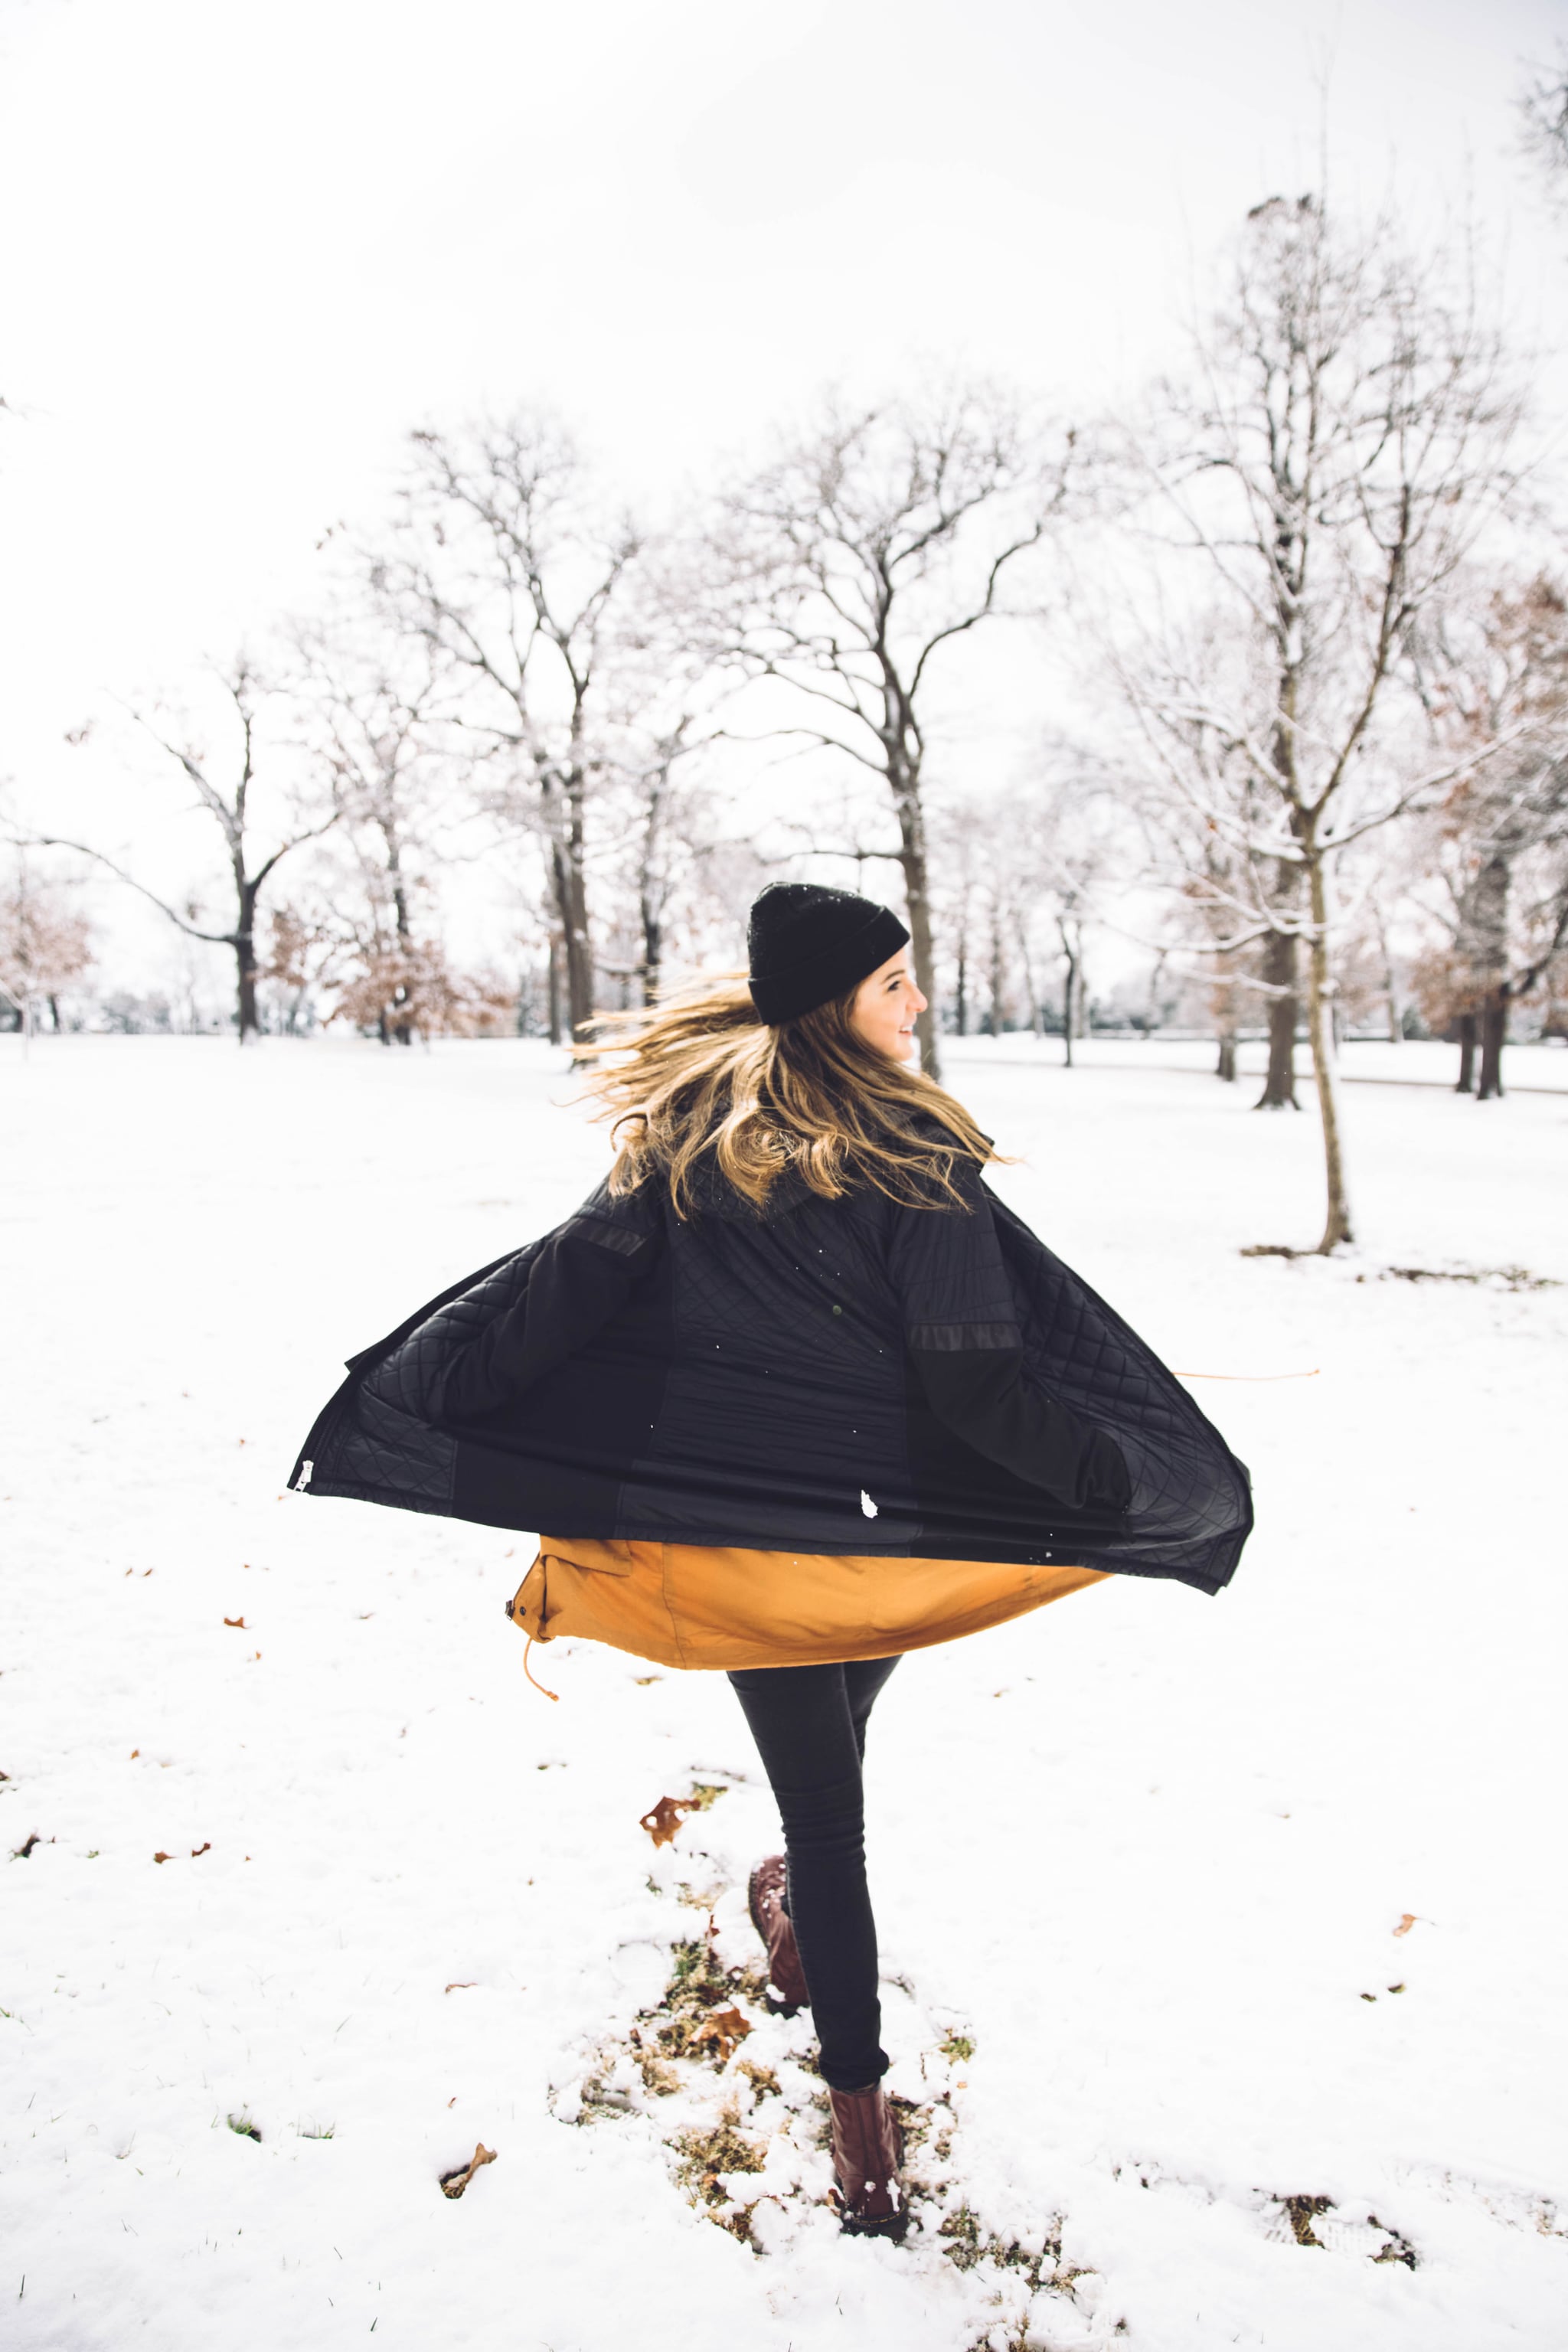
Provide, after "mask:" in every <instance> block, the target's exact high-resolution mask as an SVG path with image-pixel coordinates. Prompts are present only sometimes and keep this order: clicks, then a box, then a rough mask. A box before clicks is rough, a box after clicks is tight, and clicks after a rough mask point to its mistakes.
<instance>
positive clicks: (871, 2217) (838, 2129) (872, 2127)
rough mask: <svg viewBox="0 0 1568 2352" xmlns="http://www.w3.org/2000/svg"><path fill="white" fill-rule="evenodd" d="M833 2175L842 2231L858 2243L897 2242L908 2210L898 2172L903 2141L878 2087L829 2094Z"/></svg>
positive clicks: (878, 2084)
mask: <svg viewBox="0 0 1568 2352" xmlns="http://www.w3.org/2000/svg"><path fill="white" fill-rule="evenodd" d="M828 2101H829V2104H830V2105H831V2107H832V2110H833V2170H834V2176H835V2179H836V2181H837V2206H838V2212H839V2217H840V2219H841V2221H842V2222H843V2225H844V2227H845V2229H846V2230H847V2231H850V2232H851V2234H852V2235H854V2236H856V2237H860V2238H901V2237H902V2236H903V2234H904V2231H906V2230H907V2229H908V2227H909V2222H910V2209H909V2205H908V2202H907V2200H906V2199H905V2196H904V2187H903V2182H902V2181H901V2180H900V2177H899V2168H900V2164H901V2163H902V2161H903V2154H904V2136H903V2133H902V2132H901V2131H900V2129H899V2122H898V2117H897V2116H895V2115H894V2113H893V2110H892V2108H891V2106H890V2105H889V2103H888V2095H887V2093H886V2092H885V2091H884V2090H883V2088H882V2086H881V2084H880V2083H873V2084H870V2085H869V2087H868V2089H866V2090H864V2091H829V2093H828Z"/></svg>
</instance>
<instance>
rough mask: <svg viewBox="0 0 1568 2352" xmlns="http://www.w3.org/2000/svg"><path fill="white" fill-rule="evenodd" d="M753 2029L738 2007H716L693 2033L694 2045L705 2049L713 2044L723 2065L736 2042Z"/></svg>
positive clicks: (743, 2038) (696, 2047)
mask: <svg viewBox="0 0 1568 2352" xmlns="http://www.w3.org/2000/svg"><path fill="white" fill-rule="evenodd" d="M751 2030H752V2029H751V2025H750V2024H749V2022H748V2021H747V2020H746V2019H745V2018H743V2017H742V2014H741V2012H740V2011H739V2010H738V2009H715V2010H712V2011H710V2012H709V2014H708V2016H707V2017H705V2018H704V2019H703V2021H702V2023H701V2025H700V2028H699V2029H698V2030H697V2032H694V2033H693V2034H692V2037H691V2042H692V2047H693V2048H694V2049H704V2048H707V2047H709V2046H710V2045H711V2047H712V2048H714V2049H716V2050H717V2051H718V2053H719V2063H720V2064H721V2065H722V2064H723V2063H725V2061H726V2060H727V2059H728V2057H729V2055H730V2053H731V2051H732V2050H733V2049H734V2048H735V2046H736V2044H737V2043H738V2042H743V2041H744V2040H745V2038H746V2036H747V2034H748V2033H750V2032H751Z"/></svg>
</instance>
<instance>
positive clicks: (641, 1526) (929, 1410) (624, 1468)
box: [291, 1172, 1252, 1592]
mask: <svg viewBox="0 0 1568 2352" xmlns="http://www.w3.org/2000/svg"><path fill="white" fill-rule="evenodd" d="M962 1181H963V1188H964V1192H965V1205H964V1207H963V1208H962V1209H955V1208H953V1207H951V1206H948V1207H931V1208H923V1207H922V1208H914V1207H904V1206H900V1205H898V1204H895V1203H894V1202H890V1201H888V1200H886V1199H885V1198H884V1197H883V1196H882V1195H881V1194H880V1193H878V1192H871V1191H862V1192H855V1193H852V1194H850V1195H849V1196H847V1198H845V1199H843V1200H839V1201H824V1200H822V1199H820V1198H818V1197H817V1196H816V1194H813V1193H811V1192H806V1191H805V1188H804V1187H803V1186H800V1185H799V1184H798V1183H795V1184H792V1185H788V1186H783V1185H781V1186H780V1187H779V1188H778V1190H777V1193H776V1196H775V1199H774V1201H773V1203H772V1204H771V1205H770V1210H769V1213H768V1214H767V1215H766V1216H765V1217H760V1216H758V1215H757V1214H756V1213H754V1212H753V1211H752V1209H751V1208H750V1207H749V1206H748V1205H747V1204H746V1202H743V1201H742V1199H741V1198H740V1197H739V1195H737V1194H735V1193H733V1192H731V1191H730V1189H729V1188H728V1187H727V1186H724V1185H722V1184H721V1183H720V1182H719V1181H718V1180H716V1179H715V1180H714V1181H713V1182H712V1183H711V1184H710V1188H709V1192H708V1196H707V1198H706V1201H705V1204H704V1206H703V1208H702V1210H701V1211H700V1213H699V1214H697V1215H695V1216H694V1217H693V1218H691V1219H690V1220H689V1222H684V1223H683V1222H682V1221H681V1220H680V1219H679V1218H678V1217H677V1216H676V1215H675V1213H674V1211H673V1209H672V1208H671V1206H670V1204H669V1202H668V1196H667V1195H665V1194H664V1192H663V1191H662V1188H660V1187H658V1186H657V1185H654V1184H651V1183H650V1184H647V1185H645V1186H644V1187H643V1188H642V1189H641V1190H640V1191H639V1192H636V1193H634V1194H633V1195H631V1196H630V1197H629V1198H626V1199H623V1200H613V1199H612V1198H611V1197H610V1195H609V1193H608V1192H607V1190H605V1189H604V1188H601V1189H600V1190H599V1191H598V1192H595V1193H594V1194H592V1195H591V1197H590V1198H589V1199H588V1200H587V1201H586V1202H584V1205H583V1206H582V1208H581V1209H579V1210H578V1211H577V1213H576V1214H575V1215H574V1216H572V1217H569V1218H568V1219H567V1220H566V1222H565V1223H564V1224H562V1225H558V1226H557V1227H556V1229H555V1230H554V1232H553V1233H550V1234H545V1235H544V1236H543V1238H542V1240H539V1241H536V1242H531V1243H530V1244H528V1245H527V1247H526V1248H523V1249H521V1250H517V1251H514V1252H511V1253H510V1254H509V1255H507V1256H505V1257H503V1258H498V1259H497V1260H496V1262H495V1264H494V1265H489V1266H486V1267H484V1268H482V1269H481V1270H480V1272H479V1273H478V1274H477V1275H470V1276H468V1278H467V1279H466V1280H465V1281H463V1282H460V1283H458V1284H457V1285H455V1286H454V1287H453V1288H452V1289H450V1290H448V1291H446V1292H444V1293H443V1295H442V1296H441V1297H439V1298H436V1299H433V1300H431V1302H430V1303H429V1305H428V1306H426V1307H421V1308H420V1309H419V1312H418V1313H417V1314H416V1315H414V1316H412V1317H410V1318H409V1319H408V1321H407V1322H406V1323H404V1324H402V1325H401V1326H400V1327H399V1328H398V1329H397V1330H395V1331H394V1332H392V1333H391V1334H390V1335H389V1336H388V1338H386V1339H384V1340H382V1341H380V1342H379V1343H378V1345H377V1346H375V1347H374V1348H371V1349H366V1350H365V1351H364V1353H363V1354H362V1355H359V1356H356V1357H353V1359H351V1361H350V1365H349V1378H348V1380H347V1381H345V1382H344V1383H343V1385H342V1388H341V1389H340V1390H339V1391H338V1392H337V1394H336V1396H334V1397H333V1398H332V1400H331V1403H330V1404H328V1405H327V1407H326V1408H325V1410H324V1411H323V1412H321V1415H320V1416H319V1418H318V1420H317V1422H316V1424H315V1427H314V1428H313V1429H312V1430H311V1432H310V1436H309V1438H308V1439H307V1440H306V1442H305V1445H304V1448H303V1451H302V1453H301V1454H300V1460H299V1461H298V1463H296V1465H295V1468H294V1473H293V1476H292V1481H291V1483H292V1484H293V1485H294V1486H297V1487H300V1488H301V1489H304V1490H306V1491H308V1492H310V1494H313V1495H343V1496H353V1497H355V1498H357V1499H358V1500H360V1501H363V1502H373V1503H387V1504H392V1505H394V1506H395V1507H398V1508H400V1509H403V1510H414V1511H434V1512H438V1513H443V1514H445V1515H447V1516H448V1517H454V1518H463V1519H474V1520H478V1521H479V1522H481V1523H482V1524H484V1525H486V1526H489V1527H501V1528H526V1529H528V1530H529V1531H531V1532H534V1533H537V1532H539V1531H541V1530H543V1531H545V1532H548V1533H549V1534H552V1535H554V1536H558V1537H569V1536H597V1537H601V1538H604V1537H609V1538H623V1539H630V1540H643V1541H652V1542H671V1543H675V1542H679V1543H692V1544H720V1545H735V1546H744V1547H747V1548H749V1549H755V1550H763V1551H810V1552H830V1553H831V1552H844V1553H868V1552H886V1553H891V1554H895V1555H899V1556H909V1555H914V1556H920V1557H924V1558H934V1559H1001V1560H1021V1561H1028V1562H1045V1563H1051V1562H1068V1561H1071V1562H1077V1563H1079V1564H1080V1565H1082V1566H1085V1567H1089V1568H1102V1569H1113V1570H1122V1571H1124V1572H1127V1573H1130V1574H1132V1575H1141V1576H1171V1577H1178V1578H1180V1579H1181V1580H1182V1581H1183V1582H1184V1583H1187V1584H1192V1585H1195V1586H1197V1587H1198V1588H1199V1589H1200V1590H1201V1591H1205V1592H1217V1591H1218V1590H1219V1589H1220V1587H1221V1586H1222V1585H1223V1584H1225V1583H1226V1582H1227V1581H1228V1580H1229V1578H1230V1576H1231V1574H1232V1573H1233V1571H1234V1570H1235V1567H1236V1563H1237V1559H1238V1558H1239V1556H1240V1552H1241V1548H1242V1545H1243V1544H1244V1543H1245V1542H1246V1540H1247V1534H1248V1532H1249V1531H1250V1528H1251V1526H1252V1504H1251V1496H1250V1493H1249V1489H1248V1485H1247V1473H1246V1471H1245V1470H1244V1468H1243V1467H1242V1465H1241V1464H1240V1463H1239V1462H1237V1460H1236V1458H1235V1456H1234V1455H1233V1454H1231V1453H1230V1452H1229V1450H1228V1449H1227V1447H1226V1444H1225V1442H1224V1440H1223V1439H1222V1438H1221V1437H1220V1436H1219V1434H1218V1433H1217V1432H1216V1431H1215V1429H1214V1428H1213V1427H1211V1425H1210V1423H1208V1422H1207V1421H1205V1418H1204V1416H1203V1414H1202V1413H1201V1412H1199V1411H1198V1408H1197V1407H1196V1405H1195V1404H1194V1403H1193V1402H1192V1400H1191V1398H1190V1397H1189V1396H1188V1395H1187V1393H1186V1391H1184V1389H1183V1388H1181V1387H1180V1386H1179V1385H1178V1383H1177V1382H1176V1381H1175V1380H1174V1378H1173V1375H1172V1374H1171V1373H1170V1372H1168V1371H1167V1370H1165V1368H1164V1366H1163V1364H1162V1363H1161V1362H1160V1361H1159V1360H1158V1359H1157V1358H1156V1357H1155V1356H1153V1355H1152V1354H1151V1352H1150V1350H1149V1349H1147V1348H1146V1347H1145V1346H1144V1345H1143V1343H1142V1340H1141V1339H1138V1338H1137V1336H1136V1335H1135V1334H1134V1333H1133V1332H1131V1331H1130V1330H1129V1329H1128V1328H1127V1326H1126V1324H1125V1323H1123V1322H1121V1320H1120V1318H1118V1317H1117V1316H1116V1315H1114V1314H1113V1313H1112V1312H1111V1310H1110V1307H1106V1306H1105V1305H1104V1304H1103V1303H1102V1301H1101V1300H1100V1299H1099V1298H1097V1297H1095V1295H1094V1293H1093V1292H1092V1291H1091V1290H1090V1289H1089V1287H1088V1286H1087V1285H1086V1284H1084V1283H1082V1282H1080V1281H1079V1278H1078V1276H1076V1275H1075V1274H1073V1273H1072V1272H1071V1271H1070V1269H1069V1268H1068V1267H1067V1266H1065V1265H1063V1264H1062V1263H1061V1261H1060V1259H1058V1258H1056V1257H1053V1256H1052V1255H1051V1253H1050V1252H1049V1250H1047V1248H1045V1246H1044V1245H1043V1244H1041V1243H1040V1242H1038V1241H1037V1239H1036V1238H1035V1236H1034V1234H1032V1233H1031V1232H1030V1231H1029V1229H1028V1227H1027V1226H1026V1224H1024V1223H1023V1222H1022V1221H1021V1219H1019V1218H1018V1217H1016V1216H1015V1215H1014V1214H1013V1213H1012V1212H1011V1210H1009V1209H1007V1208H1006V1207H1005V1205H1004V1204H1003V1203H1002V1202H1000V1201H998V1200H997V1199H996V1198H995V1197H994V1194H993V1193H992V1192H990V1190H989V1189H988V1187H987V1186H986V1185H985V1184H984V1182H983V1181H981V1180H980V1178H979V1177H978V1175H977V1174H974V1173H973V1172H972V1173H971V1174H970V1175H969V1176H968V1177H966V1178H964V1179H963V1180H962Z"/></svg>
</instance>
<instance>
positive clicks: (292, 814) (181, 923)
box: [35, 653, 340, 1045]
mask: <svg viewBox="0 0 1568 2352" xmlns="http://www.w3.org/2000/svg"><path fill="white" fill-rule="evenodd" d="M216 676H217V679H218V683H219V685H220V687H221V688H222V690H223V695H224V698H225V699H226V702H227V703H228V705H229V706H230V707H231V711H232V719H233V726H232V729H231V730H230V731H231V737H232V740H231V744H230V747H229V749H228V750H227V751H226V752H219V753H216V754H215V753H214V752H213V751H211V750H210V749H209V747H208V745H207V743H206V741H205V737H204V736H202V735H198V734H197V733H195V732H194V731H190V730H179V731H173V732H171V731H165V728H164V726H163V723H162V722H160V723H157V724H155V723H154V722H153V719H149V718H147V717H146V716H144V715H143V714H142V712H140V711H133V712H132V717H133V718H134V719H136V721H137V724H138V725H139V726H140V727H141V728H142V730H144V731H145V733H147V734H148V735H149V736H150V737H151V738H152V740H153V742H154V743H156V744H157V746H158V748H159V750H160V751H163V752H164V753H165V754H166V755H167V757H168V758H169V759H170V760H172V761H174V765H175V767H176V768H178V769H179V771H180V772H181V773H182V774H183V775H184V778H185V779H186V781H187V782H189V783H190V784H191V785H192V786H194V788H195V795H196V797H195V807H197V808H198V809H200V810H202V811H203V812H204V813H205V814H206V815H208V816H210V817H211V818H212V819H213V821H214V823H215V824H216V825H217V827H218V830H219V832H220V833H221V835H222V836H223V844H224V853H225V863H226V866H227V867H228V875H229V881H230V885H231V887H232V888H233V891H234V920H233V922H232V923H230V924H229V925H227V926H226V928H225V929H217V930H215V929H209V928H208V927H207V926H206V925H205V923H203V922H200V921H198V920H197V919H196V915H195V910H194V909H188V910H186V911H184V912H182V911H181V909H180V908H177V907H172V906H170V905H169V903H168V901H167V899H165V898H160V897H159V895H158V893H157V892H156V891H155V890H151V889H149V888H148V887H147V885H146V884H145V883H144V882H140V881H138V880H137V878H136V877H135V876H134V875H133V874H129V873H127V872H126V870H125V868H124V867H123V866H121V865H120V864H119V862H118V861H117V860H116V859H114V858H112V857H110V856H107V855H106V853H105V852H104V851H103V850H101V849H96V848H94V847H93V846H92V845H91V844H90V843H89V842H83V841H68V840H64V839H62V838H60V837H59V836H58V835H42V834H40V835H36V836H35V838H36V840H37V843H38V845H40V846H47V847H49V848H56V849H74V850H76V851H78V852H79V854H80V855H81V856H84V857H90V858H92V859H93V860H94V862H95V863H96V864H98V865H100V866H105V867H107V868H108V870H109V872H110V873H111V874H112V875H114V876H115V877H116V878H117V880H119V881H121V882H124V883H126V884H128V885H129V887H131V888H132V889H133V890H135V891H137V892H139V893H140V895H141V896H142V898H146V899H149V900H150V901H151V902H152V904H153V906H154V907H156V908H158V910H159V912H160V913H161V914H164V915H166V916H167V917H168V919H169V920H170V921H171V922H172V923H174V924H175V925H176V926H177V927H178V929H180V930H182V931H184V933H185V935H186V937H187V938H189V939H193V940H208V941H209V942H210V943H211V944H212V945H214V946H216V947H226V948H230V949H232V950H233V951H234V961H235V982H236V1020H237V1027H238V1031H239V1042H240V1044H241V1045H244V1044H245V1043H246V1042H247V1039H248V1038H250V1037H253V1036H254V1035H255V1034H257V1028H258V1022H257V1004H256V985H257V980H258V945H257V932H258V919H259V915H260V908H261V900H262V895H263V893H264V891H265V890H266V888H267V886H268V882H269V881H270V880H271V878H272V877H273V875H274V874H276V872H277V871H278V868H279V866H280V865H281V864H282V862H283V860H284V858H286V857H288V856H291V855H292V854H293V852H294V851H295V850H297V849H300V848H302V847H303V845H305V843H306V842H310V841H319V840H320V839H321V835H323V834H324V833H328V832H330V831H331V827H332V826H333V825H334V824H337V822H338V817H339V814H340V812H339V811H338V809H337V808H335V807H333V808H331V809H330V810H329V811H328V812H327V813H326V814H324V815H316V813H315V812H314V811H310V810H301V807H300V796H299V793H298V792H297V790H295V789H294V788H293V787H292V786H289V785H286V786H285V787H284V788H283V790H282V791H281V793H279V795H277V797H279V798H280V799H281V800H282V802H283V804H284V813H285V823H284V825H283V826H282V827H281V828H278V827H274V828H273V829H271V831H270V832H269V834H268V839H269V840H270V841H271V842H272V843H273V844H274V845H273V846H272V847H271V848H269V849H268V853H267V855H266V856H263V857H261V858H260V860H259V862H253V861H255V859H256V850H255V846H254V844H253V840H252V835H253V833H254V831H255V829H256V811H255V806H254V794H255V791H256V788H257V785H258V782H259V781H260V762H261V761H262V758H263V742H262V734H261V728H260V718H261V712H262V710H263V708H264V707H265V706H266V705H267V704H268V702H269V701H271V700H273V699H275V698H276V689H275V688H273V687H272V686H271V685H270V684H269V683H268V681H267V680H266V679H264V678H263V677H261V676H260V675H259V674H258V671H257V670H256V668H255V667H253V665H252V662H251V660H250V657H249V656H248V655H247V654H244V653H240V654H238V655H237V656H235V658H234V660H233V661H232V662H230V664H229V665H228V667H227V668H226V669H224V670H220V671H218V672H217V673H216ZM267 756H268V761H269V762H271V761H276V763H277V764H278V765H279V767H284V768H286V767H287V766H288V765H289V753H288V752H287V751H285V750H284V749H283V747H282V746H281V745H279V744H278V743H276V742H275V743H273V744H271V745H269V746H268V753H267ZM220 760H221V761H222V762H223V764H224V766H226V769H227V776H226V780H225V779H224V778H223V777H222V776H221V775H220V773H219V761H220ZM312 815H315V816H316V821H315V822H313V823H312V822H310V821H309V819H310V816H312ZM279 833H280V834H281V837H279Z"/></svg>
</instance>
